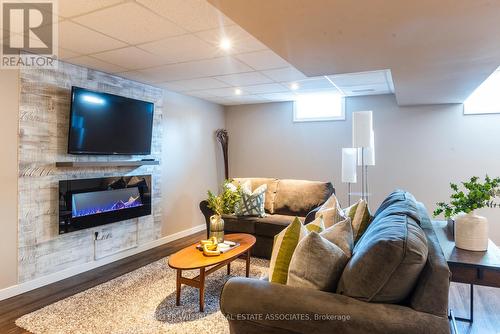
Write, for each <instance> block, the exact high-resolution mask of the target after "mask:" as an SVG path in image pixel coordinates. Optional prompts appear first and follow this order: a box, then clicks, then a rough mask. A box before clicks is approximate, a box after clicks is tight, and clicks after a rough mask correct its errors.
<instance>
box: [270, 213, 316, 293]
mask: <svg viewBox="0 0 500 334" xmlns="http://www.w3.org/2000/svg"><path fill="white" fill-rule="evenodd" d="M324 229H325V225H324V223H323V217H319V218H316V219H315V220H314V221H312V222H311V223H309V224H307V225H306V226H304V225H303V224H302V222H301V221H300V219H299V218H298V217H295V219H294V220H293V222H292V223H291V224H290V225H288V226H287V227H286V228H285V229H284V230H283V231H281V232H280V233H279V234H277V235H276V236H275V237H274V244H273V252H272V254H271V263H270V266H269V281H270V282H274V283H281V284H286V281H287V277H288V267H289V266H290V261H291V260H292V255H293V253H294V252H295V248H296V247H297V245H298V244H299V241H300V240H302V239H303V238H305V237H306V236H307V235H308V234H309V232H312V231H314V232H317V233H320V232H321V231H323V230H324Z"/></svg>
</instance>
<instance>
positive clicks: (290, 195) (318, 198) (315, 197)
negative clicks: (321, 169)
mask: <svg viewBox="0 0 500 334" xmlns="http://www.w3.org/2000/svg"><path fill="white" fill-rule="evenodd" d="M332 193H333V186H332V184H331V183H330V182H317V181H304V180H279V182H278V190H277V192H276V197H275V199H274V213H277V214H281V215H289V216H301V217H305V216H306V215H307V214H308V213H309V211H311V210H312V209H314V208H316V207H318V206H320V205H322V204H323V203H324V202H325V201H326V200H327V199H328V197H330V195H331V194H332Z"/></svg>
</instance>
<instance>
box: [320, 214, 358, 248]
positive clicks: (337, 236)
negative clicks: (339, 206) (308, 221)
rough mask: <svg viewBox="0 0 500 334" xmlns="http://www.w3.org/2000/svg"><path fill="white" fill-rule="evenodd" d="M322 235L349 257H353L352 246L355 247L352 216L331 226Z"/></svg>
mask: <svg viewBox="0 0 500 334" xmlns="http://www.w3.org/2000/svg"><path fill="white" fill-rule="evenodd" d="M320 235H321V236H322V237H323V238H325V239H326V240H328V241H330V242H332V243H334V244H335V245H337V246H338V247H340V249H342V250H343V251H344V253H345V254H346V255H347V256H348V257H351V255H352V248H353V247H354V236H353V232H352V224H351V218H346V219H344V220H342V221H341V222H338V223H336V224H335V225H333V226H330V227H329V228H327V229H326V230H324V231H323V232H321V234H320Z"/></svg>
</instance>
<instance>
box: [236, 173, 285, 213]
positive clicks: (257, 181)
mask: <svg viewBox="0 0 500 334" xmlns="http://www.w3.org/2000/svg"><path fill="white" fill-rule="evenodd" d="M245 181H250V183H251V185H252V187H251V189H252V191H254V190H255V189H257V188H258V187H260V186H261V185H263V184H267V190H266V196H265V201H264V209H265V210H266V212H268V213H274V210H273V205H274V198H275V197H276V190H277V188H278V179H273V178H265V177H247V178H234V179H233V184H235V185H241V184H243V183H244V182H245Z"/></svg>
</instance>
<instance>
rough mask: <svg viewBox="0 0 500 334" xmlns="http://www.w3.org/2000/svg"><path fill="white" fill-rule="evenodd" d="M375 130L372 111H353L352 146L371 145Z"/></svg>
mask: <svg viewBox="0 0 500 334" xmlns="http://www.w3.org/2000/svg"><path fill="white" fill-rule="evenodd" d="M372 131H373V115H372V111H371V110H369V111H355V112H353V113H352V147H356V148H359V147H370V139H371V138H370V137H371V133H372Z"/></svg>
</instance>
